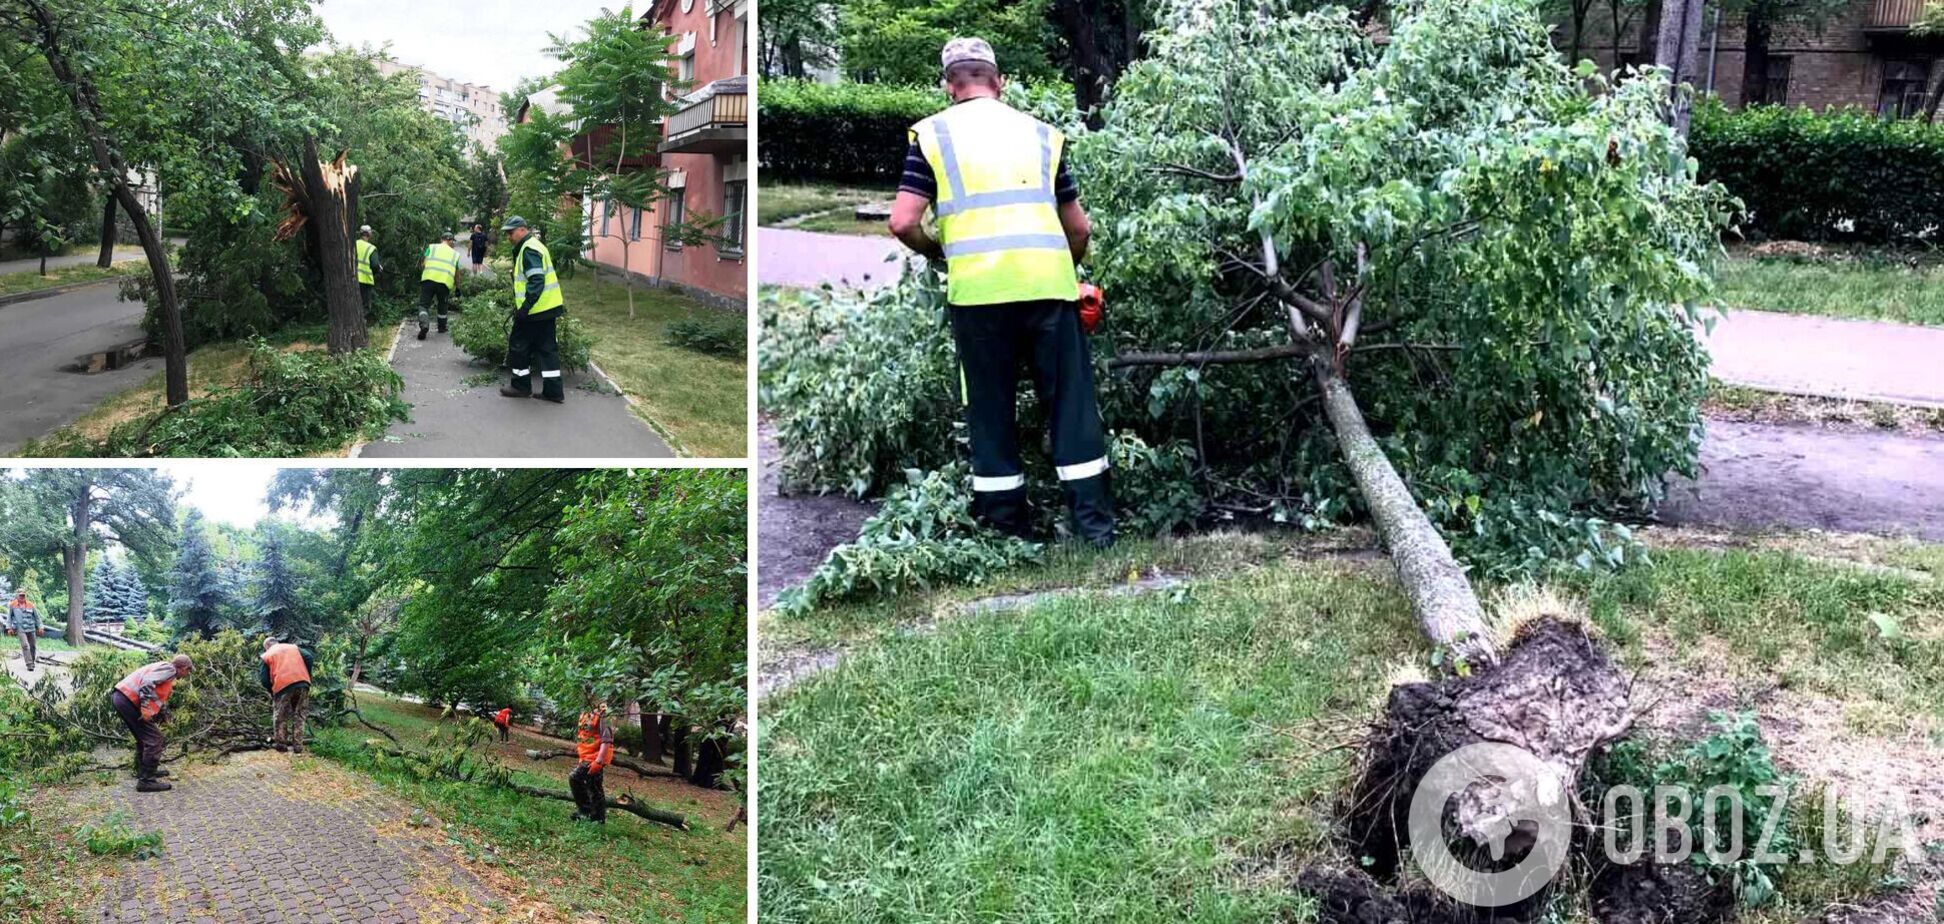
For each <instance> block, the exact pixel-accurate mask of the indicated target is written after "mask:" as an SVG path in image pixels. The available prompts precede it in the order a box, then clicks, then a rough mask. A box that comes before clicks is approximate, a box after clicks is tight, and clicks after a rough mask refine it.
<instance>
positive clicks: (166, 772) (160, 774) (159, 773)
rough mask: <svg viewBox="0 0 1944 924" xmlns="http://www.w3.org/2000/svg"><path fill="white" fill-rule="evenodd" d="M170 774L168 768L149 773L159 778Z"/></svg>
mask: <svg viewBox="0 0 1944 924" xmlns="http://www.w3.org/2000/svg"><path fill="white" fill-rule="evenodd" d="M168 775H169V771H167V770H157V771H155V772H154V773H151V774H149V776H152V777H155V778H156V779H158V780H159V779H162V778H163V777H166V776H168Z"/></svg>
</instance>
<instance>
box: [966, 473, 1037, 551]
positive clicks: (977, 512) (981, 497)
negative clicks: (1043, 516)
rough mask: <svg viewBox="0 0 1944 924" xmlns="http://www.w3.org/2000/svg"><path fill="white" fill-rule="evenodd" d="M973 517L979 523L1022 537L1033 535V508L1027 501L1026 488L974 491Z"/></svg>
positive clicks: (1029, 537) (1027, 537)
mask: <svg viewBox="0 0 1944 924" xmlns="http://www.w3.org/2000/svg"><path fill="white" fill-rule="evenodd" d="M972 518H973V519H974V520H977V521H978V523H979V525H981V526H985V527H988V528H990V529H996V530H998V531H999V532H1002V533H1005V534H1007V535H1009V536H1018V537H1019V538H1021V539H1031V538H1032V537H1033V515H1032V508H1031V506H1029V505H1028V504H1027V502H1026V488H1025V487H1023V486H1022V487H1018V488H1014V489H1012V490H1010V491H974V492H972Z"/></svg>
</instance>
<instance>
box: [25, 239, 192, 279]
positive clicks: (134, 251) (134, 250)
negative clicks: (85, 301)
mask: <svg viewBox="0 0 1944 924" xmlns="http://www.w3.org/2000/svg"><path fill="white" fill-rule="evenodd" d="M172 243H179V242H172ZM142 256H143V253H142V248H140V247H134V246H128V245H122V246H117V247H116V248H115V255H114V256H113V257H112V258H111V259H112V260H114V261H115V262H117V263H119V262H121V261H123V260H139V259H141V258H142ZM99 259H101V252H100V251H98V250H92V249H91V250H89V251H88V252H87V253H77V254H69V255H68V256H65V257H48V258H47V269H48V271H49V272H53V271H54V270H57V269H63V268H66V267H70V266H82V265H87V266H93V265H95V261H96V260H99ZM40 267H41V261H40V258H39V257H34V258H30V259H26V260H6V261H0V276H7V275H11V274H13V273H38V272H40Z"/></svg>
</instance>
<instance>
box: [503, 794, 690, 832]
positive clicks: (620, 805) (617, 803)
mask: <svg viewBox="0 0 1944 924" xmlns="http://www.w3.org/2000/svg"><path fill="white" fill-rule="evenodd" d="M506 785H507V788H509V789H511V790H513V791H514V792H519V793H525V794H527V795H529V796H539V797H541V798H543V799H559V800H562V801H564V802H572V801H574V796H573V794H572V793H565V792H561V791H560V790H557V789H541V788H540V787H538V786H527V785H525V784H522V783H508V784H506ZM604 801H606V803H607V807H608V808H610V809H614V810H616V811H621V812H627V813H628V814H630V815H634V816H635V817H637V818H642V819H645V820H647V821H652V822H655V823H657V824H664V825H668V826H669V827H671V828H681V829H682V830H684V831H686V830H688V820H687V819H685V818H683V817H682V816H680V815H677V814H675V813H674V812H664V811H662V810H661V809H653V808H649V807H647V806H645V805H639V804H637V803H635V802H633V801H627V802H623V801H621V800H619V799H614V798H609V799H606V800H604Z"/></svg>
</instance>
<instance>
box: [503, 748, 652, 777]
mask: <svg viewBox="0 0 1944 924" xmlns="http://www.w3.org/2000/svg"><path fill="white" fill-rule="evenodd" d="M526 756H527V759H528V760H553V759H555V758H558V757H570V758H571V757H575V755H574V752H572V751H561V750H556V749H553V748H548V749H545V750H535V749H533V748H528V749H527V752H526ZM575 759H578V758H575ZM614 765H615V766H617V767H625V768H627V769H629V770H633V771H634V774H635V776H643V777H647V776H665V777H669V778H672V779H677V780H679V779H683V776H682V775H681V774H679V773H676V772H675V771H673V770H670V769H668V768H667V767H658V766H655V765H653V764H644V763H641V762H640V761H637V760H634V759H633V758H629V757H623V756H621V755H619V754H616V755H615V756H614Z"/></svg>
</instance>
